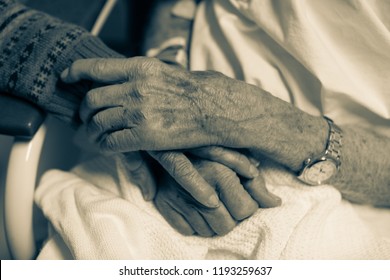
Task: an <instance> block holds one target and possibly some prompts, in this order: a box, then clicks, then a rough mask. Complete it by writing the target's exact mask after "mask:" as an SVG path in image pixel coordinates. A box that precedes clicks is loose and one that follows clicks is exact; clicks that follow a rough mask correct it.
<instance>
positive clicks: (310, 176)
mask: <svg viewBox="0 0 390 280" xmlns="http://www.w3.org/2000/svg"><path fill="white" fill-rule="evenodd" d="M325 119H326V121H327V122H328V125H329V135H328V141H327V144H326V149H325V151H324V152H322V153H321V154H319V155H317V156H315V157H312V158H308V159H306V160H305V161H304V163H303V167H302V169H301V171H300V172H299V174H298V179H300V180H301V181H303V182H305V183H307V184H309V185H312V186H317V185H321V184H324V183H326V182H328V181H329V179H331V178H332V177H333V176H334V175H335V174H336V173H337V172H338V170H339V168H340V165H341V161H340V156H341V148H342V138H343V134H342V130H341V129H340V128H339V127H338V126H337V125H336V124H334V123H333V121H332V120H331V119H329V118H327V117H325Z"/></svg>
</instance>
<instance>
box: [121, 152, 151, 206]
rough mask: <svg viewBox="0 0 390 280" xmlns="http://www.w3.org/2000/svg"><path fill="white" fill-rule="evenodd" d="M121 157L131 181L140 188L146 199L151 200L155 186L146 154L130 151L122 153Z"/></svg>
mask: <svg viewBox="0 0 390 280" xmlns="http://www.w3.org/2000/svg"><path fill="white" fill-rule="evenodd" d="M123 158H124V163H125V167H126V168H127V170H128V171H129V173H130V176H131V178H132V182H133V183H134V184H135V185H137V186H138V187H139V188H140V189H141V192H142V195H143V197H144V199H145V200H146V201H150V200H152V199H153V198H154V197H155V195H156V189H157V188H156V181H155V179H154V174H153V167H152V166H151V165H152V164H151V162H150V160H149V159H148V156H147V154H145V153H143V152H131V153H125V154H123Z"/></svg>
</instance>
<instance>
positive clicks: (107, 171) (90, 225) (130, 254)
mask: <svg viewBox="0 0 390 280" xmlns="http://www.w3.org/2000/svg"><path fill="white" fill-rule="evenodd" d="M262 171H263V174H264V176H265V177H266V180H267V187H268V188H269V189H270V190H271V191H273V192H274V193H276V194H277V195H279V196H280V197H281V198H282V199H283V205H282V206H281V207H277V208H273V209H259V210H258V211H257V212H256V213H255V215H253V216H252V217H251V218H249V219H247V220H245V221H244V222H242V223H241V224H239V225H238V226H237V227H236V228H235V229H234V230H233V231H232V232H230V233H229V234H228V235H226V236H223V237H214V238H200V237H195V236H193V237H185V236H182V235H181V234H179V233H178V232H176V231H175V230H174V229H172V228H171V227H170V226H169V224H168V223H167V222H166V221H165V220H164V219H163V217H162V216H161V215H160V214H159V213H158V211H157V210H156V209H155V207H154V206H153V204H152V203H150V202H145V201H144V200H143V198H142V195H141V193H140V191H139V189H138V188H137V187H136V186H134V185H133V184H131V183H130V182H131V178H130V177H129V175H128V173H127V171H126V170H125V168H124V166H123V164H122V162H121V160H120V159H119V158H106V159H103V158H96V159H94V160H91V161H89V162H86V163H83V164H81V165H79V166H78V167H76V168H75V169H74V170H73V172H71V173H70V172H63V171H59V170H51V171H49V172H47V173H46V174H45V175H44V177H43V179H42V181H41V183H40V186H39V187H38V189H37V192H36V201H37V203H38V205H39V206H40V207H41V208H42V210H43V211H44V214H45V215H46V216H47V218H48V219H49V220H50V222H51V223H52V225H53V226H54V228H55V230H56V231H57V233H58V234H59V235H60V236H61V237H62V239H63V240H64V241H65V244H66V245H67V247H68V248H69V250H70V253H71V254H72V256H73V257H74V258H76V259H390V241H389V240H386V239H384V238H382V237H380V236H377V235H375V234H374V233H373V232H372V231H371V229H370V228H369V227H368V226H367V224H365V223H364V222H363V221H362V220H361V219H360V218H359V216H358V215H357V214H356V212H355V211H354V209H353V207H352V206H351V204H350V203H348V202H346V201H344V200H342V199H341V196H340V194H339V192H338V191H337V190H335V189H334V188H333V187H331V186H320V187H313V188H312V187H307V186H305V185H302V184H301V183H299V182H298V181H297V180H296V179H295V178H294V176H291V175H290V174H289V173H287V172H286V171H285V170H282V169H280V168H278V167H277V166H273V165H269V166H264V165H263V166H262ZM51 243H53V241H52V242H51ZM54 243H55V242H54ZM49 244H50V243H49ZM43 258H44V257H43Z"/></svg>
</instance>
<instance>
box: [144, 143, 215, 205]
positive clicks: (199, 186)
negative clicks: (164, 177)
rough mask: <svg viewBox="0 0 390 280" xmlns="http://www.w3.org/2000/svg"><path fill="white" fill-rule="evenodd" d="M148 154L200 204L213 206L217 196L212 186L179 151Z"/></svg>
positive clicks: (150, 152)
mask: <svg viewBox="0 0 390 280" xmlns="http://www.w3.org/2000/svg"><path fill="white" fill-rule="evenodd" d="M149 154H150V155H151V156H152V157H153V158H154V159H156V160H157V161H158V162H159V163H160V164H161V165H162V166H163V167H164V169H165V170H166V171H167V172H168V173H169V174H170V175H171V176H172V177H173V178H174V179H175V180H176V182H177V183H178V184H180V185H181V186H182V187H183V188H184V189H185V190H186V191H187V192H188V193H190V195H191V196H192V197H193V198H194V199H195V200H197V201H198V202H199V203H200V204H202V205H204V206H206V207H211V208H215V207H218V205H219V198H218V195H217V193H216V192H215V190H214V188H213V187H212V186H210V185H209V184H208V183H207V182H206V181H205V179H204V178H203V177H202V176H201V175H200V174H199V173H198V171H197V170H196V169H195V168H194V166H193V165H192V163H191V162H190V161H189V160H188V158H187V157H186V156H185V155H184V154H183V153H180V152H174V151H169V152H155V151H153V152H152V151H149Z"/></svg>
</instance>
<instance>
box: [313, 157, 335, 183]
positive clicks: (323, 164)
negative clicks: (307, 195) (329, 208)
mask: <svg viewBox="0 0 390 280" xmlns="http://www.w3.org/2000/svg"><path fill="white" fill-rule="evenodd" d="M335 172H336V165H335V164H334V162H332V161H330V160H324V161H320V162H317V163H315V164H313V165H312V166H310V168H309V169H308V170H307V173H306V176H305V177H306V180H307V181H309V182H312V184H315V185H317V184H318V185H319V184H321V183H324V182H325V181H326V180H328V179H329V178H330V177H332V175H333V174H335Z"/></svg>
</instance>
